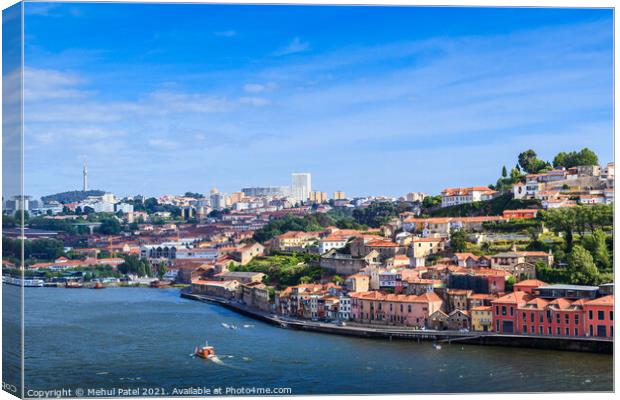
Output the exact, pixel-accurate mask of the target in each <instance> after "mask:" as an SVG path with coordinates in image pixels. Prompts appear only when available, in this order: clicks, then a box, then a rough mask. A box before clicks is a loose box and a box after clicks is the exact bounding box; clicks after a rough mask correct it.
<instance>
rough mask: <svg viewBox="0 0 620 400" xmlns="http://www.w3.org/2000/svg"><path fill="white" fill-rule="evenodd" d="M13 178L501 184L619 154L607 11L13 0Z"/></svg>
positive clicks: (53, 184)
mask: <svg viewBox="0 0 620 400" xmlns="http://www.w3.org/2000/svg"><path fill="white" fill-rule="evenodd" d="M25 13H26V16H25V37H26V43H25V66H26V75H25V84H26V85H25V91H24V96H25V122H26V123H25V144H26V147H25V167H26V170H25V177H26V178H25V179H26V181H25V191H26V193H27V194H30V195H33V196H35V197H40V196H42V195H45V194H50V193H56V192H62V191H67V190H80V189H81V188H82V167H83V164H84V162H87V163H88V184H89V187H90V188H92V189H103V190H108V191H111V192H114V193H116V194H118V195H120V196H124V195H132V194H143V195H147V196H151V195H162V194H182V193H184V192H186V191H192V192H200V193H208V191H209V190H210V189H211V188H212V187H217V188H218V189H220V190H221V191H223V192H228V193H230V192H233V191H238V190H240V189H241V188H242V187H249V186H282V185H290V181H291V173H292V172H310V173H311V174H312V189H313V190H320V191H324V192H328V193H330V195H331V193H332V192H334V191H338V190H342V191H344V192H345V193H346V194H347V195H349V196H362V195H391V196H402V195H404V194H405V193H407V192H412V191H416V192H427V193H430V194H437V193H439V192H440V191H441V190H442V189H443V188H445V187H455V186H480V185H487V184H490V183H494V182H495V181H496V180H497V178H498V177H499V176H500V173H501V168H502V165H506V167H507V168H508V169H510V168H511V167H512V166H514V165H515V164H516V162H517V155H518V153H519V152H521V151H523V150H526V149H528V148H532V149H534V150H536V151H537V153H538V155H539V157H540V158H542V159H546V160H551V159H552V158H553V157H554V155H555V154H556V153H558V152H560V151H571V150H579V149H581V148H583V147H589V148H590V149H592V150H594V151H595V152H596V153H597V154H598V156H599V160H600V162H601V163H602V164H605V163H607V162H610V161H613V148H612V145H613V86H612V83H613V81H612V79H613V19H612V18H613V15H612V10H611V9H566V8H563V9H545V8H536V9H528V8H480V7H476V8H458V7H454V8H448V7H442V8H432V7H348V6H231V5H204V4H203V5H200V4H194V5H191V4H114V3H100V4H92V3H91V4H88V3H81V4H79V3H65V4H59V3H26V4H25Z"/></svg>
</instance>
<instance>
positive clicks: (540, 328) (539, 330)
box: [538, 326, 543, 335]
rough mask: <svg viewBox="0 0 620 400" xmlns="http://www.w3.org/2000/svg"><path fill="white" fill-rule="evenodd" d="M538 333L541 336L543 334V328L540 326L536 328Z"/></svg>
mask: <svg viewBox="0 0 620 400" xmlns="http://www.w3.org/2000/svg"><path fill="white" fill-rule="evenodd" d="M538 333H540V334H541V335H542V334H543V327H542V326H539V327H538Z"/></svg>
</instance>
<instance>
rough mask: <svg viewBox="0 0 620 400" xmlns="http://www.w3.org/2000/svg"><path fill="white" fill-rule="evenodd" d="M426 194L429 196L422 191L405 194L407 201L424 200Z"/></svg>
mask: <svg viewBox="0 0 620 400" xmlns="http://www.w3.org/2000/svg"><path fill="white" fill-rule="evenodd" d="M426 196H428V195H427V194H426V193H421V192H410V193H407V194H406V195H405V199H406V200H407V201H411V202H414V201H422V200H424V198H425V197H426Z"/></svg>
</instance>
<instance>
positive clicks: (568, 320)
mask: <svg viewBox="0 0 620 400" xmlns="http://www.w3.org/2000/svg"><path fill="white" fill-rule="evenodd" d="M564 321H566V323H567V324H569V323H570V317H569V316H568V314H564Z"/></svg>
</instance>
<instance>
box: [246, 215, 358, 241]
mask: <svg viewBox="0 0 620 400" xmlns="http://www.w3.org/2000/svg"><path fill="white" fill-rule="evenodd" d="M328 226H336V227H338V228H340V229H360V230H364V229H367V228H368V227H367V226H365V225H362V224H360V223H358V222H357V221H356V220H355V219H354V218H353V217H350V216H348V215H347V214H346V213H345V212H343V211H334V212H332V211H330V212H329V213H315V214H309V215H305V216H303V217H297V216H294V215H285V216H284V217H282V218H278V219H273V220H271V221H269V223H268V224H267V225H265V226H264V227H262V228H261V229H259V230H257V231H256V232H254V236H253V239H254V240H255V241H257V242H265V241H266V240H269V239H271V238H273V237H274V236H278V235H281V234H283V233H286V232H290V231H303V232H318V231H321V230H323V229H325V228H326V227H328Z"/></svg>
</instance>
